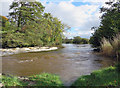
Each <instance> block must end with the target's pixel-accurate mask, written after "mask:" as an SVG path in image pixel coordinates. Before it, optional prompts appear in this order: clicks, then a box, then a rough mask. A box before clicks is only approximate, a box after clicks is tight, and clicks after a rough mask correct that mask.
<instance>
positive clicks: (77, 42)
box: [73, 36, 81, 44]
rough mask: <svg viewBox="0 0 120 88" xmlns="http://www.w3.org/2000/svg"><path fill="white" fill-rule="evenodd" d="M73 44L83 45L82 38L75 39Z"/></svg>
mask: <svg viewBox="0 0 120 88" xmlns="http://www.w3.org/2000/svg"><path fill="white" fill-rule="evenodd" d="M73 43H74V44H80V43H81V37H80V36H76V37H74V39H73Z"/></svg>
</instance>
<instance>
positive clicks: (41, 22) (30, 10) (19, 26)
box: [0, 0, 69, 48]
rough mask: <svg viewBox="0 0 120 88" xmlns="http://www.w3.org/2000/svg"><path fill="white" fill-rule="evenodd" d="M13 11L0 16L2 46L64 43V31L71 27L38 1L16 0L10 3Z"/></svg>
mask: <svg viewBox="0 0 120 88" xmlns="http://www.w3.org/2000/svg"><path fill="white" fill-rule="evenodd" d="M10 10H12V12H10V13H9V15H8V16H7V18H6V17H4V16H0V23H1V25H2V26H1V28H0V29H1V30H0V34H1V35H2V36H1V44H2V48H13V47H29V46H56V45H61V44H62V39H63V37H64V35H63V31H65V29H67V28H69V27H68V26H67V25H65V24H63V23H62V22H61V21H60V20H59V19H58V18H56V17H53V16H52V15H51V14H50V13H45V12H44V10H45V7H44V6H43V5H42V4H41V3H40V2H37V1H35V0H34V1H33V2H31V1H30V2H29V0H25V1H21V0H16V1H14V2H13V3H12V4H11V5H10Z"/></svg>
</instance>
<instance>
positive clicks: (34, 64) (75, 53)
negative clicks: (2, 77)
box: [2, 44, 114, 86]
mask: <svg viewBox="0 0 120 88" xmlns="http://www.w3.org/2000/svg"><path fill="white" fill-rule="evenodd" d="M63 46H64V47H65V48H62V49H59V50H57V51H50V52H35V53H21V54H16V55H10V56H4V57H2V71H3V73H7V74H12V75H17V76H30V75H33V74H39V73H43V72H47V73H52V74H57V75H59V76H60V79H61V80H62V81H63V83H64V85H66V86H69V85H71V83H73V82H74V81H75V80H76V79H77V78H79V77H80V76H81V75H87V74H90V73H91V72H93V71H94V70H97V69H100V68H104V67H107V66H110V65H113V64H114V61H113V60H112V59H110V58H106V57H103V56H100V55H99V54H97V53H94V52H93V51H92V50H93V48H91V46H90V45H89V44H85V45H75V44H63Z"/></svg>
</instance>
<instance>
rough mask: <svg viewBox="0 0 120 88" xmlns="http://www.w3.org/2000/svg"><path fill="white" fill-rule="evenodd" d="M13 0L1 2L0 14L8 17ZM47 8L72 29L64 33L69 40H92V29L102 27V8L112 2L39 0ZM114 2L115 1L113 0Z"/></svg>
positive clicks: (96, 0)
mask: <svg viewBox="0 0 120 88" xmlns="http://www.w3.org/2000/svg"><path fill="white" fill-rule="evenodd" d="M12 1H13V0H0V14H2V15H3V16H6V15H8V12H9V5H10V4H11V3H12ZM37 1H40V2H41V3H42V4H43V6H45V12H49V13H51V14H52V15H53V17H57V18H58V19H59V20H61V21H62V22H63V23H64V24H67V25H68V26H70V27H71V28H70V29H69V30H68V31H66V32H64V34H65V36H66V37H67V38H73V37H75V36H81V37H82V38H90V36H91V35H92V34H91V33H93V32H94V31H92V30H91V27H98V26H99V25H100V16H101V13H100V8H101V7H102V6H106V5H105V2H106V1H110V0H37ZM111 1H113V0H111Z"/></svg>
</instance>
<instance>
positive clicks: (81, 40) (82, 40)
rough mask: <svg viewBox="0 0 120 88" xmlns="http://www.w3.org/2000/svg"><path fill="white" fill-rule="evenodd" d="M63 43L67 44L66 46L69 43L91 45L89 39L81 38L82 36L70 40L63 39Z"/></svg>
mask: <svg viewBox="0 0 120 88" xmlns="http://www.w3.org/2000/svg"><path fill="white" fill-rule="evenodd" d="M63 43H66V44H69V43H73V44H88V43H89V39H86V38H81V37H80V36H76V37H74V38H73V39H68V38H65V39H63Z"/></svg>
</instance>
